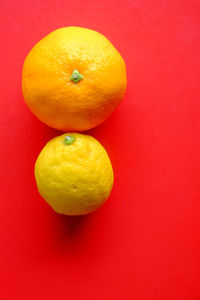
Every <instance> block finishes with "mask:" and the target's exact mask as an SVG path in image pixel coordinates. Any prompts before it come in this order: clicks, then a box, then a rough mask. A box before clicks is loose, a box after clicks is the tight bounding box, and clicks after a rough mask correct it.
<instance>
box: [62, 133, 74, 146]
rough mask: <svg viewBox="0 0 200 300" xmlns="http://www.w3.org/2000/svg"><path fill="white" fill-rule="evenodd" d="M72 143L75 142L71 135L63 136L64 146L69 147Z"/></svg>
mask: <svg viewBox="0 0 200 300" xmlns="http://www.w3.org/2000/svg"><path fill="white" fill-rule="evenodd" d="M74 141H75V137H74V136H72V135H66V136H65V140H64V143H65V145H71V144H73V142H74Z"/></svg>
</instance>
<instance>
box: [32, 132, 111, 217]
mask: <svg viewBox="0 0 200 300" xmlns="http://www.w3.org/2000/svg"><path fill="white" fill-rule="evenodd" d="M35 178H36V183H37V187H38V190H39V193H40V194H41V196H42V197H43V198H44V199H45V200H46V202H47V203H48V204H49V205H50V206H51V207H52V208H53V209H54V210H55V211H56V212H58V213H60V214H65V215H84V214H87V213H90V212H92V211H94V210H96V209H97V208H98V207H100V206H101V205H102V203H103V202H104V201H106V200H107V198H108V197H109V195H110V192H111V189H112V186H113V170H112V165H111V162H110V159H109V157H108V155H107V153H106V150H105V149H104V148H103V146H102V145H101V144H100V143H99V142H98V141H97V140H96V139H95V138H93V137H91V136H89V135H83V134H78V133H67V134H63V135H61V136H58V137H55V138H54V139H52V140H51V141H49V142H48V143H47V144H46V146H45V147H44V148H43V150H42V151H41V153H40V154H39V156H38V159H37V161H36V164H35Z"/></svg>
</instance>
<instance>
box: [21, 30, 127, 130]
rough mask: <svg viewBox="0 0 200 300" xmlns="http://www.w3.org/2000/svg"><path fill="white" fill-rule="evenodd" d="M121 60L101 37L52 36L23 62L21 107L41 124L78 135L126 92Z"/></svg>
mask: <svg viewBox="0 0 200 300" xmlns="http://www.w3.org/2000/svg"><path fill="white" fill-rule="evenodd" d="M126 84H127V80H126V67H125V63H124V60H123V58H122V57H121V55H120V54H119V52H118V51H117V50H116V48H115V47H114V46H113V45H112V44H111V42H110V41H109V40H108V39H107V38H106V37H104V36H103V35H102V34H100V33H98V32H96V31H94V30H90V29H86V28H80V27H65V28H60V29H58V30H55V31H53V32H52V33H50V34H49V35H47V36H46V37H45V38H43V39H42V40H41V41H39V42H38V43H37V44H36V45H35V46H34V47H33V48H32V50H31V51H30V53H29V54H28V56H27V57H26V59H25V62H24V66H23V73H22V91H23V96H24V100H25V102H26V104H27V105H28V107H29V108H30V110H31V111H32V112H33V113H34V115H35V116H36V117H37V118H38V119H39V120H41V121H42V122H44V123H45V124H47V125H49V126H51V127H53V128H56V129H60V130H63V131H84V130H88V129H90V128H93V127H95V126H97V125H99V124H100V123H102V122H103V121H104V120H105V119H107V118H108V117H109V116H110V114H111V113H112V112H113V110H114V109H115V108H116V107H117V106H118V104H119V103H120V101H121V100H122V98H123V96H124V93H125V90H126Z"/></svg>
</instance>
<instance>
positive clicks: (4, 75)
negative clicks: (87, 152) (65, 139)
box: [0, 0, 200, 300]
mask: <svg viewBox="0 0 200 300" xmlns="http://www.w3.org/2000/svg"><path fill="white" fill-rule="evenodd" d="M70 25H75V26H82V27H87V28H91V29H94V30H97V31H99V32H101V33H103V34H105V35H106V36H107V37H108V38H109V39H110V40H111V41H112V43H113V44H114V45H115V46H116V47H117V49H118V50H119V51H120V53H121V54H122V56H123V57H124V59H125V62H126V66H127V73H128V89H127V93H126V96H125V99H124V101H123V102H122V104H121V105H120V106H119V108H118V109H117V110H116V112H115V113H114V114H113V115H112V116H111V117H110V118H109V120H108V121H107V122H105V123H104V124H103V125H101V126H99V127H98V128H96V129H94V130H91V131H90V132H89V133H90V134H91V135H93V136H94V137H96V138H97V139H98V140H99V141H100V142H101V143H102V144H103V145H104V147H105V148H106V149H107V151H108V153H109V155H110V158H111V161H112V164H113V168H114V172H115V184H114V189H113V192H112V195H111V197H110V199H109V200H108V201H107V203H106V204H105V205H104V206H103V207H102V208H101V209H100V210H98V211H97V212H95V213H93V214H90V215H88V216H85V217H65V216H60V215H57V214H56V213H54V212H53V211H52V210H51V208H50V207H48V205H47V204H46V203H45V202H44V201H43V199H42V198H41V197H40V196H39V194H38V192H37V189H36V185H35V181H34V174H33V170H34V163H35V160H36V158H37V156H38V154H39V152H40V151H41V149H42V147H43V146H44V145H45V143H46V142H47V141H49V140H50V139H51V138H52V137H54V136H56V135H59V134H60V132H58V131H56V130H53V129H51V128H48V127H47V126H45V125H44V124H42V123H41V122H40V121H38V120H37V119H36V118H35V117H34V116H33V115H32V114H31V113H30V111H29V110H28V108H27V107H26V106H25V104H24V102H23V99H22V94H21V73H22V65H23V61H24V59H25V56H26V55H27V53H28V52H29V50H30V49H31V48H32V47H33V45H34V44H35V43H36V42H38V41H39V40H40V39H41V38H43V37H44V36H45V35H46V34H48V33H49V32H51V31H53V30H54V29H57V28H59V27H63V26H70ZM0 36H1V42H0V43H1V47H0V91H1V96H0V102H1V115H0V144H1V147H0V159H1V164H0V184H1V189H0V298H1V299H5V300H32V299H33V300H36V299H53V300H54V299H55V300H66V299H67V300H199V299H200V2H199V1H197V0H183V1H179V0H176V1H175V0H174V1H171V0H169V1H161V0H160V1H156V0H151V1H148V0H144V1H143V0H129V1H128V0H127V1H125V0H109V1H106V0H101V1H91V0H73V1H72V0H70V1H67V0H65V1H64V0H60V1H56V0H48V1H42V0H41V1H38V0H31V1H30V0H28V1H27V0H26V1H25V0H24V1H21V0H15V1H14V0H13V1H11V0H3V1H1V8H0ZM111 76H112V75H111ZM111 80H112V78H111Z"/></svg>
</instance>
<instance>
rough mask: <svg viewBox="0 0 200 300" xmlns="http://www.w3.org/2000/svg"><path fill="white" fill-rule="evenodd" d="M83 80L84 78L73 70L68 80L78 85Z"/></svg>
mask: <svg viewBox="0 0 200 300" xmlns="http://www.w3.org/2000/svg"><path fill="white" fill-rule="evenodd" d="M83 78H84V77H83V75H81V73H79V71H78V70H77V69H74V70H73V72H72V75H71V76H70V78H69V80H70V81H73V83H78V82H79V81H80V80H82V79H83Z"/></svg>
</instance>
